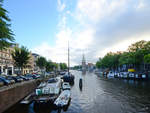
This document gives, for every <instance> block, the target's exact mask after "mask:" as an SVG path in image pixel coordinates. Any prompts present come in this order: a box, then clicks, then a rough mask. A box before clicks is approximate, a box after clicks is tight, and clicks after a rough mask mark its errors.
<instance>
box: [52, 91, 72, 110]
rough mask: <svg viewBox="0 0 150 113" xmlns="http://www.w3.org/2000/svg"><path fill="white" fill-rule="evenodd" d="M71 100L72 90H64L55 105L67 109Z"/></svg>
mask: <svg viewBox="0 0 150 113" xmlns="http://www.w3.org/2000/svg"><path fill="white" fill-rule="evenodd" d="M70 99H71V92H70V90H64V91H62V93H61V94H60V96H59V97H58V98H57V99H56V100H55V102H54V105H55V107H57V108H63V107H66V106H67V105H68V104H69V101H70Z"/></svg>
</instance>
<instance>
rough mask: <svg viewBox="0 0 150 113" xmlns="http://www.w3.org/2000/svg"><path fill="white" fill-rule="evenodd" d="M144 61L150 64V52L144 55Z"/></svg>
mask: <svg viewBox="0 0 150 113" xmlns="http://www.w3.org/2000/svg"><path fill="white" fill-rule="evenodd" d="M144 62H145V63H147V64H150V54H148V55H145V56H144Z"/></svg>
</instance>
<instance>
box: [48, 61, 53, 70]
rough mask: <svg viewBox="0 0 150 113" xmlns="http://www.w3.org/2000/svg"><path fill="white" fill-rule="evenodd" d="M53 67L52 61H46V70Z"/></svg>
mask: <svg viewBox="0 0 150 113" xmlns="http://www.w3.org/2000/svg"><path fill="white" fill-rule="evenodd" d="M53 69H54V64H53V62H52V61H47V62H46V72H50V71H52V70H53Z"/></svg>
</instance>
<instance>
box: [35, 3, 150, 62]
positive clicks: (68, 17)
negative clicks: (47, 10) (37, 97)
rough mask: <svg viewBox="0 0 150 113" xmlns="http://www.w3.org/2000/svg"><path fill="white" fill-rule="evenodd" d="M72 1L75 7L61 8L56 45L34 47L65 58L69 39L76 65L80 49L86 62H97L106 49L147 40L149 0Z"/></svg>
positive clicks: (55, 57) (149, 34) (56, 58)
mask: <svg viewBox="0 0 150 113" xmlns="http://www.w3.org/2000/svg"><path fill="white" fill-rule="evenodd" d="M60 4H61V5H60ZM62 4H65V6H63V7H69V3H67V2H65V3H63V2H61V1H60V0H58V6H59V5H60V7H61V6H62ZM74 5H75V8H74V10H69V9H67V10H66V11H64V8H62V9H63V10H61V11H62V12H60V15H61V17H62V18H61V19H60V21H59V23H58V26H57V27H58V31H57V34H56V44H55V46H53V47H52V46H50V45H49V44H48V43H43V44H41V45H40V46H39V47H38V48H35V49H33V50H34V51H36V52H37V53H40V54H42V55H45V56H46V57H47V58H49V59H51V60H54V61H57V62H67V46H68V40H69V42H70V54H71V64H72V65H75V64H81V60H82V54H83V53H84V54H85V57H86V60H87V62H96V60H97V59H98V57H102V56H104V55H105V54H106V53H107V52H109V51H113V52H115V51H122V50H123V51H124V50H126V49H127V47H128V46H129V45H130V44H132V43H134V42H136V41H139V40H144V39H145V40H150V21H149V20H150V15H149V13H150V7H149V5H150V1H149V0H77V3H76V4H74ZM69 23H75V24H73V25H72V26H71V25H69ZM40 48H42V49H40Z"/></svg>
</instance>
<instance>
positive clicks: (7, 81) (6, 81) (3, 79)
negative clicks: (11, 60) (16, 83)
mask: <svg viewBox="0 0 150 113" xmlns="http://www.w3.org/2000/svg"><path fill="white" fill-rule="evenodd" d="M0 80H2V81H3V82H4V85H9V84H11V82H10V81H9V80H7V79H6V78H4V77H2V76H0Z"/></svg>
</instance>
